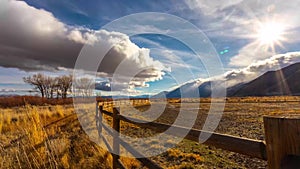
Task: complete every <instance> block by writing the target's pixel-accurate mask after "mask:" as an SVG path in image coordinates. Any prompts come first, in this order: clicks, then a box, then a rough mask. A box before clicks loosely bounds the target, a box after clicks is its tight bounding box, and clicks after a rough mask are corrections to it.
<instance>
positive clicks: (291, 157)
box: [264, 115, 300, 169]
mask: <svg viewBox="0 0 300 169" xmlns="http://www.w3.org/2000/svg"><path fill="white" fill-rule="evenodd" d="M264 127H265V136H266V146H267V158H268V168H270V169H279V168H280V169H284V168H300V160H299V159H300V158H299V157H300V115H298V116H289V117H287V116H282V117H272V116H265V117H264Z"/></svg>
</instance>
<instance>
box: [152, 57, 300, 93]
mask: <svg viewBox="0 0 300 169" xmlns="http://www.w3.org/2000/svg"><path fill="white" fill-rule="evenodd" d="M298 79H299V80H298ZM212 82H213V81H206V82H203V83H199V82H198V81H195V82H190V83H186V84H184V85H182V86H180V87H178V88H176V89H174V90H172V91H163V92H161V93H158V94H157V95H154V96H152V97H153V98H163V97H166V98H181V97H182V98H195V97H199V95H200V97H210V96H211V86H212V85H211V84H212ZM214 82H215V81H214ZM197 92H199V95H198V94H197ZM181 93H182V95H181ZM280 95H300V63H295V64H292V65H289V66H287V67H284V68H282V69H279V70H276V71H268V72H266V73H264V74H262V75H261V76H259V77H257V78H256V79H254V80H252V81H250V82H246V83H239V84H236V85H234V86H231V87H228V88H227V96H228V97H244V96H280Z"/></svg>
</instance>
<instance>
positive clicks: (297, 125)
mask: <svg viewBox="0 0 300 169" xmlns="http://www.w3.org/2000/svg"><path fill="white" fill-rule="evenodd" d="M118 104H119V105H120V104H122V103H120V102H119V103H118ZM132 105H133V106H135V107H138V106H144V105H149V101H148V100H133V101H132ZM109 106H114V103H113V102H105V103H103V102H102V103H100V102H98V103H97V106H96V125H97V130H98V134H99V137H100V138H102V140H103V141H104V143H105V144H106V146H107V148H108V150H110V152H116V154H112V157H113V169H116V168H125V167H124V165H123V164H122V162H121V161H120V157H119V156H118V155H117V154H118V152H119V151H120V145H121V146H123V147H124V148H126V150H127V151H128V152H129V153H131V154H136V155H140V156H141V154H139V152H138V151H137V150H135V149H134V148H133V147H131V146H130V145H129V144H128V143H126V142H125V141H124V140H122V139H121V138H120V137H119V132H120V121H124V122H128V123H131V124H134V125H136V126H139V127H143V128H145V127H146V128H150V129H152V130H154V131H157V132H163V131H166V130H167V129H168V128H169V127H171V126H170V125H169V124H164V123H157V122H147V121H143V120H140V119H134V118H129V117H125V116H123V115H121V114H120V112H118V109H117V108H116V107H113V112H109V111H106V110H104V109H103V107H109ZM103 114H105V115H108V116H110V117H111V118H112V119H113V123H112V128H111V127H110V126H108V125H106V124H104V123H102V118H103ZM264 126H265V138H266V141H261V140H254V139H248V138H242V137H236V136H231V135H226V134H219V133H211V132H206V131H202V130H196V129H189V128H185V127H181V126H174V125H172V127H174V128H176V131H178V132H176V133H174V132H173V133H168V134H170V135H173V136H180V134H178V133H182V132H183V133H188V134H187V135H186V137H185V139H188V140H191V141H195V142H199V135H200V133H203V134H210V135H211V137H210V138H209V139H208V140H207V141H205V142H204V143H203V144H205V145H211V146H215V147H217V148H221V149H224V150H228V151H232V152H236V153H240V154H244V155H248V156H250V157H255V158H259V159H262V160H267V161H268V167H269V168H270V169H273V168H274V169H279V168H291V167H296V168H300V156H299V155H300V117H299V116H294V117H268V116H266V117H264ZM103 129H104V130H106V132H108V134H110V135H112V136H113V146H112V147H111V146H110V144H109V143H108V141H107V140H106V139H105V138H104V137H102V130H103ZM112 129H114V130H115V131H117V132H113V130H112ZM137 160H139V161H140V162H141V163H142V164H143V165H144V166H146V167H148V168H151V169H152V168H153V169H159V168H161V167H160V166H158V165H157V164H156V163H154V162H153V161H151V160H150V159H148V158H138V159H137Z"/></svg>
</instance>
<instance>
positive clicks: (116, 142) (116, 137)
mask: <svg viewBox="0 0 300 169" xmlns="http://www.w3.org/2000/svg"><path fill="white" fill-rule="evenodd" d="M119 114H120V113H119V111H118V109H117V108H116V107H114V108H113V129H114V130H115V132H114V135H113V151H114V153H113V154H112V156H113V169H117V168H118V166H119V165H118V164H119V162H118V161H119V158H120V156H119V154H120V140H119V136H120V118H119Z"/></svg>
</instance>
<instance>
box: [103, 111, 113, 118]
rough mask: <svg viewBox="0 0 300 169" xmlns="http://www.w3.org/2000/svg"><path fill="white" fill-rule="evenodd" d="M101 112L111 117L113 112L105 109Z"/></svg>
mask: <svg viewBox="0 0 300 169" xmlns="http://www.w3.org/2000/svg"><path fill="white" fill-rule="evenodd" d="M102 113H103V114H105V115H108V116H110V117H113V113H111V112H109V111H106V110H102Z"/></svg>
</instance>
